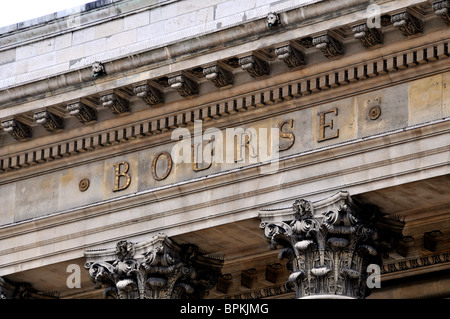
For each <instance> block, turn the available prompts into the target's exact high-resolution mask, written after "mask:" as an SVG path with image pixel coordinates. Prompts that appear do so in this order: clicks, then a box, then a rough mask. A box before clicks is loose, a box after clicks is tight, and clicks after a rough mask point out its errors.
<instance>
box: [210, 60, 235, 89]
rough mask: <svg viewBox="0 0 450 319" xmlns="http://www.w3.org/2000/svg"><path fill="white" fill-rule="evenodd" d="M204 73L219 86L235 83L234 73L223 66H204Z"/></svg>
mask: <svg viewBox="0 0 450 319" xmlns="http://www.w3.org/2000/svg"><path fill="white" fill-rule="evenodd" d="M203 74H204V75H205V77H206V78H207V79H208V80H210V81H211V82H213V83H214V85H215V86H217V87H218V88H221V87H225V86H227V85H231V84H232V83H233V73H231V72H229V71H227V70H225V69H224V68H221V67H220V66H218V65H213V66H209V67H206V68H204V69H203Z"/></svg>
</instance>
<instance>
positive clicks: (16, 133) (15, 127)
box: [1, 119, 31, 141]
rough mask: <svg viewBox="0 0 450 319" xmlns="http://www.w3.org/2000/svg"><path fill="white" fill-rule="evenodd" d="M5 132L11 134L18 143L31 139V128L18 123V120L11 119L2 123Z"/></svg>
mask: <svg viewBox="0 0 450 319" xmlns="http://www.w3.org/2000/svg"><path fill="white" fill-rule="evenodd" d="M1 126H2V128H3V131H5V132H7V133H9V134H10V135H11V136H12V137H14V138H15V139H16V140H18V141H22V140H25V139H27V138H29V137H31V127H30V126H28V125H26V124H24V123H22V122H20V121H17V120H16V119H10V120H6V121H3V122H2V123H1Z"/></svg>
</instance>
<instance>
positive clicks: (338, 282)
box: [261, 192, 404, 298]
mask: <svg viewBox="0 0 450 319" xmlns="http://www.w3.org/2000/svg"><path fill="white" fill-rule="evenodd" d="M291 210H292V212H293V216H294V219H292V220H290V221H289V222H284V221H275V222H271V221H263V222H262V223H261V228H263V229H264V235H265V238H266V239H267V240H268V241H269V242H270V246H271V248H272V249H281V250H280V252H279V255H278V256H279V258H280V259H284V258H287V259H288V263H287V265H286V267H287V268H288V270H289V271H290V272H291V275H290V276H289V279H288V282H287V286H288V287H290V288H291V289H292V290H294V291H295V293H296V296H297V298H305V297H308V298H311V297H314V296H323V295H329V296H333V297H334V296H339V297H350V298H365V297H366V296H367V295H368V294H369V293H370V289H369V288H368V287H367V283H366V281H367V278H368V276H369V274H368V273H367V267H368V266H369V265H370V264H376V265H381V258H382V256H383V255H386V254H387V253H388V252H389V251H390V250H391V249H393V248H394V247H395V245H396V243H397V242H398V240H400V238H401V237H402V230H403V226H404V222H402V221H399V220H397V219H389V218H386V217H383V216H381V214H380V213H379V211H378V209H377V207H376V206H373V205H362V204H359V203H357V202H355V201H354V200H353V199H352V198H351V197H350V196H349V194H348V193H347V192H339V193H337V194H336V195H334V196H331V197H329V198H326V199H324V200H321V201H318V202H309V201H306V200H303V199H300V200H296V201H295V202H294V203H293V205H292V207H291Z"/></svg>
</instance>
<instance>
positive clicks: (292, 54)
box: [275, 45, 306, 69]
mask: <svg viewBox="0 0 450 319" xmlns="http://www.w3.org/2000/svg"><path fill="white" fill-rule="evenodd" d="M275 54H276V55H277V57H278V58H279V59H280V60H282V61H284V63H286V65H287V66H288V67H289V68H290V69H293V68H296V67H300V66H303V65H305V64H306V56H305V54H304V53H303V52H301V51H300V50H297V49H296V48H294V47H293V46H291V45H286V46H283V47H280V48H277V49H275Z"/></svg>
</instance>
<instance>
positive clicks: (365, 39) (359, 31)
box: [352, 23, 383, 48]
mask: <svg viewBox="0 0 450 319" xmlns="http://www.w3.org/2000/svg"><path fill="white" fill-rule="evenodd" d="M352 31H353V34H354V36H355V39H358V40H359V41H361V43H362V45H363V46H364V47H366V48H370V47H372V46H374V45H377V44H381V43H383V34H382V33H381V31H380V30H378V29H376V28H369V27H368V26H367V24H366V23H364V24H360V25H357V26H354V27H353V28H352Z"/></svg>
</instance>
